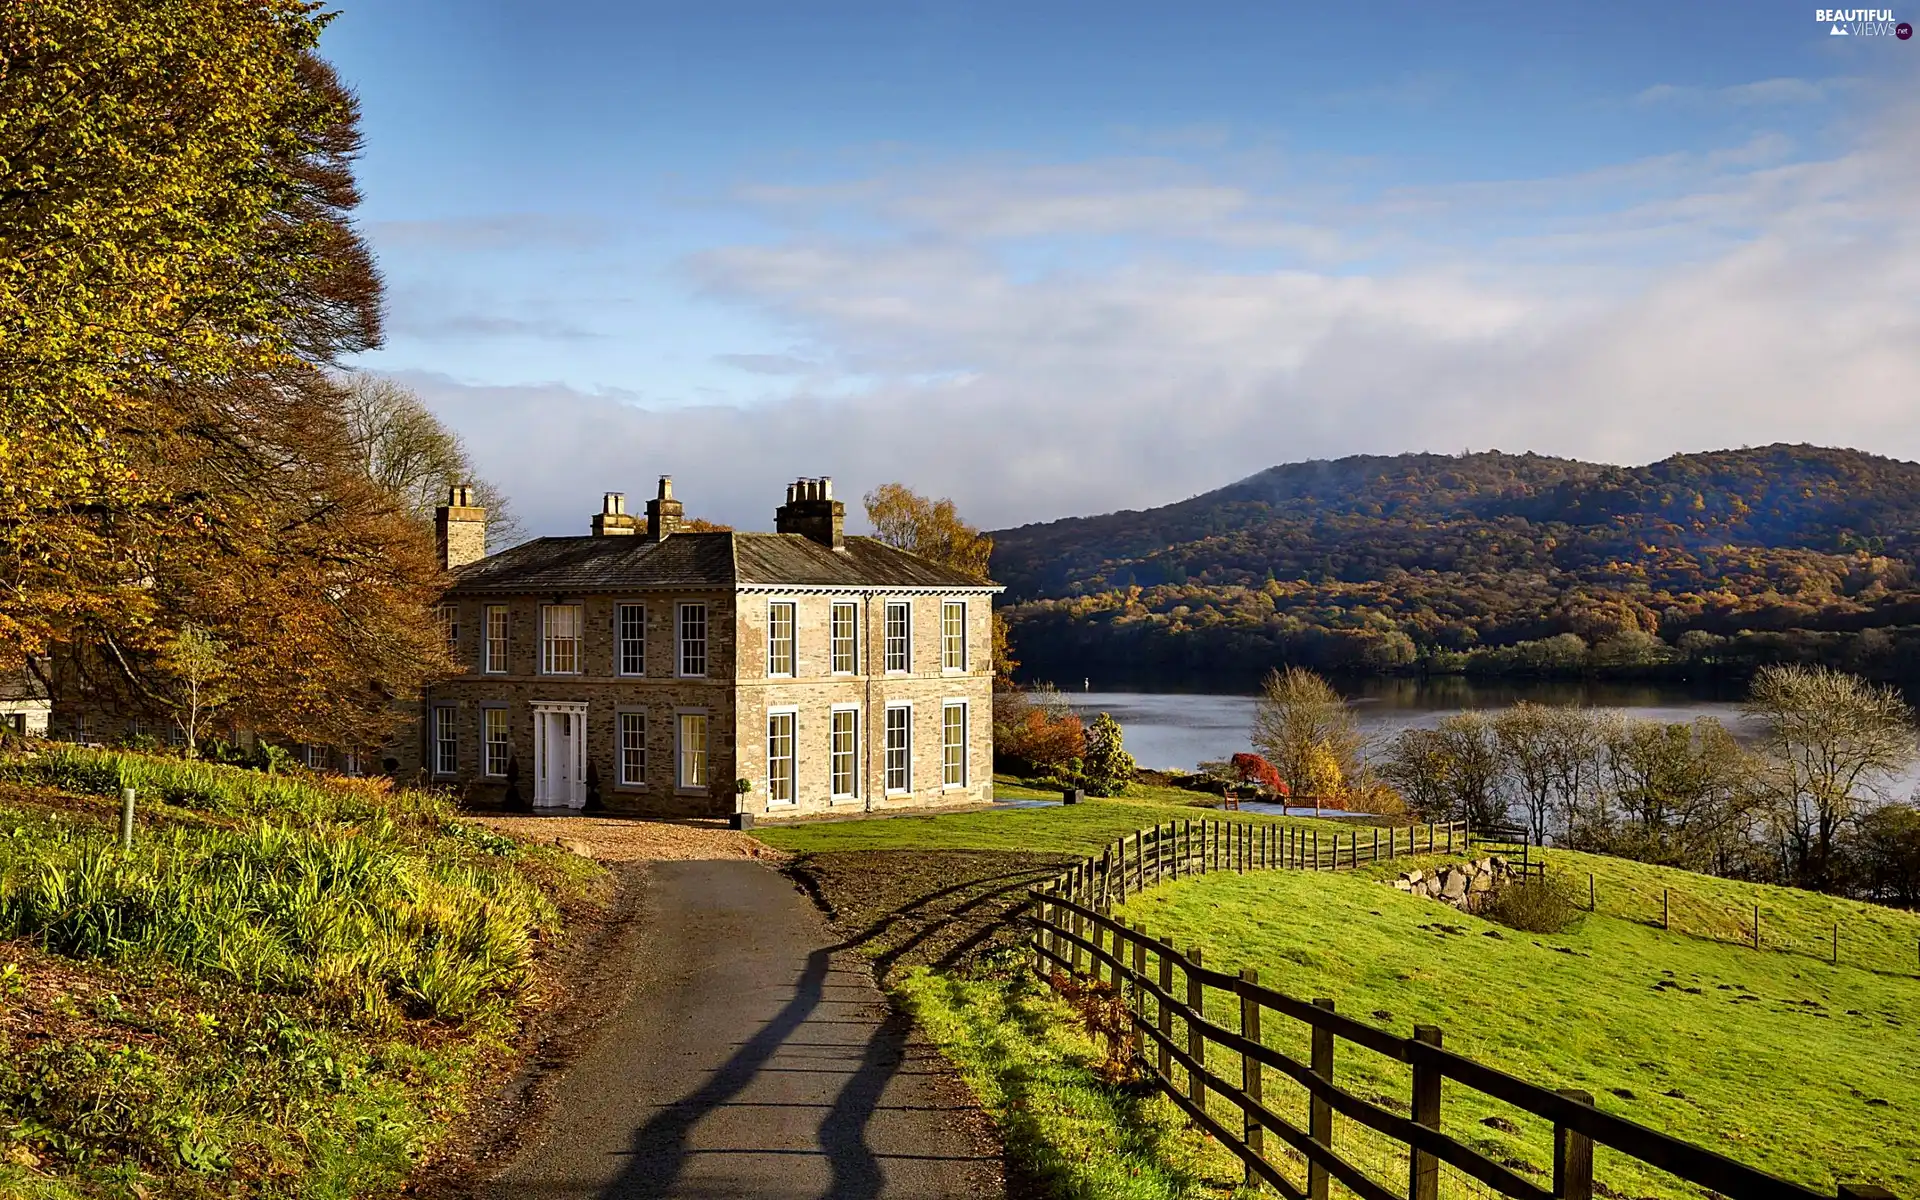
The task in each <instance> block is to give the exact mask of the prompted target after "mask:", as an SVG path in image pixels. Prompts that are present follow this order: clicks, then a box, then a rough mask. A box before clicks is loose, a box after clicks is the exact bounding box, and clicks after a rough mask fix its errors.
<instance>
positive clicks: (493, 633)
mask: <svg viewBox="0 0 1920 1200" xmlns="http://www.w3.org/2000/svg"><path fill="white" fill-rule="evenodd" d="M486 634H487V646H486V661H485V662H484V663H483V664H482V667H483V669H484V670H486V671H487V672H488V673H490V674H494V675H504V674H506V672H507V656H508V653H509V648H508V641H507V606H506V605H504V604H489V605H487V626H486Z"/></svg>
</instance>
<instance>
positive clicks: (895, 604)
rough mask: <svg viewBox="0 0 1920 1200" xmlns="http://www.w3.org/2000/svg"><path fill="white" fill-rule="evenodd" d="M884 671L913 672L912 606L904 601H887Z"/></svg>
mask: <svg viewBox="0 0 1920 1200" xmlns="http://www.w3.org/2000/svg"><path fill="white" fill-rule="evenodd" d="M886 627H887V645H886V660H887V661H886V668H885V669H886V670H887V671H888V672H906V671H911V670H913V605H912V604H910V603H908V602H907V601H905V600H889V601H887V620H886Z"/></svg>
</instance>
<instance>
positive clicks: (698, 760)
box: [679, 713, 707, 788]
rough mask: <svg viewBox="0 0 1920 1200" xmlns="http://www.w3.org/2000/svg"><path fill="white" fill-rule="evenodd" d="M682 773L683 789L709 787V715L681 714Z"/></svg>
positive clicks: (681, 783) (680, 780)
mask: <svg viewBox="0 0 1920 1200" xmlns="http://www.w3.org/2000/svg"><path fill="white" fill-rule="evenodd" d="M679 733H680V739H679V740H680V749H679V760H680V771H679V784H680V786H681V787H683V788H703V787H706V786H707V714H705V713H681V714H680V729H679Z"/></svg>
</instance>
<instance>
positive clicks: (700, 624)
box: [680, 604, 707, 676]
mask: <svg viewBox="0 0 1920 1200" xmlns="http://www.w3.org/2000/svg"><path fill="white" fill-rule="evenodd" d="M680 673H681V674H682V675H692V676H701V675H705V674H706V673H707V606H706V605H704V604H682V605H681V606H680Z"/></svg>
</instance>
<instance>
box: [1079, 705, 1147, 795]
mask: <svg viewBox="0 0 1920 1200" xmlns="http://www.w3.org/2000/svg"><path fill="white" fill-rule="evenodd" d="M1135 770H1137V768H1136V767H1135V765H1134V762H1133V755H1131V754H1128V753H1127V752H1126V750H1124V749H1122V747H1121V732H1120V722H1118V721H1116V720H1114V719H1113V718H1112V717H1111V716H1109V715H1107V714H1106V713H1101V714H1100V715H1099V716H1097V717H1095V718H1094V719H1093V724H1092V725H1091V726H1090V727H1089V728H1088V729H1087V756H1086V758H1085V760H1084V763H1083V766H1082V768H1081V773H1082V782H1083V785H1084V786H1085V787H1086V789H1087V792H1088V793H1089V794H1090V795H1094V796H1118V795H1119V794H1120V793H1122V792H1124V791H1126V790H1127V785H1128V784H1130V783H1132V782H1133V774H1134V771H1135Z"/></svg>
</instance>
